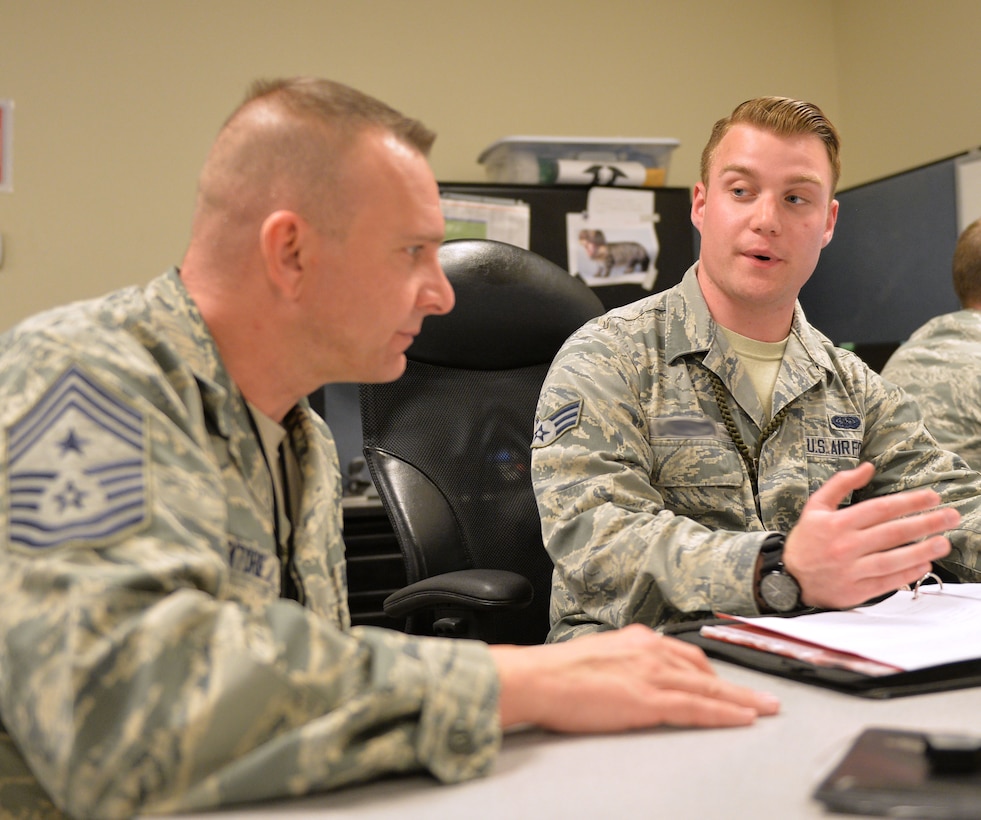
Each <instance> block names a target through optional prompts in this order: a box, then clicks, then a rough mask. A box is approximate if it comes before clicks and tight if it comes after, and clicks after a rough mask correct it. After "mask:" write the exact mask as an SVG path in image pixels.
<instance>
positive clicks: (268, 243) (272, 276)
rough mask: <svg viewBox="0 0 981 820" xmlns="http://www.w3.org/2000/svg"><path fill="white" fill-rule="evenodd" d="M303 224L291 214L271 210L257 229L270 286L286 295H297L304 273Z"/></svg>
mask: <svg viewBox="0 0 981 820" xmlns="http://www.w3.org/2000/svg"><path fill="white" fill-rule="evenodd" d="M306 231H307V224H306V223H305V222H304V221H303V219H302V217H300V216H299V215H298V214H296V213H294V212H293V211H273V212H272V213H271V214H269V216H267V217H266V218H265V220H263V223H262V227H261V228H260V229H259V246H260V250H261V252H262V258H263V261H264V262H265V265H266V275H267V276H268V277H269V280H270V283H271V284H272V285H273V287H275V288H276V289H277V290H279V291H280V292H282V293H283V294H284V295H286V296H294V295H295V294H296V293H298V291H299V288H300V285H301V283H302V280H303V274H304V264H305V258H304V253H303V250H304V247H303V243H304V241H305V240H306Z"/></svg>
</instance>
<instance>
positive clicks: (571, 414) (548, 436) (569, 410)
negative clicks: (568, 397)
mask: <svg viewBox="0 0 981 820" xmlns="http://www.w3.org/2000/svg"><path fill="white" fill-rule="evenodd" d="M581 411H582V399H579V400H578V401H574V402H573V403H572V404H567V405H566V406H565V407H561V408H559V409H558V410H556V411H555V412H554V413H552V415H550V416H548V417H547V418H544V419H540V420H539V421H538V422H537V423H536V424H535V435H534V437H533V438H532V440H531V446H532V447H545V446H546V445H548V444H551V443H552V442H553V441H555V440H556V439H557V438H558V437H559V436H561V435H562V434H563V433H565V432H566V431H567V430H571V429H572V428H573V427H575V426H576V425H578V424H579V414H580V412H581Z"/></svg>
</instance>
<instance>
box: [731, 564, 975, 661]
mask: <svg viewBox="0 0 981 820" xmlns="http://www.w3.org/2000/svg"><path fill="white" fill-rule="evenodd" d="M730 617H733V618H734V619H735V620H737V621H742V622H744V623H749V624H752V625H753V626H756V627H761V628H764V629H769V630H770V631H772V632H776V633H778V634H780V635H789V636H791V637H794V638H798V639H800V640H803V641H810V642H811V643H815V644H820V645H821V646H826V647H829V648H831V649H836V650H838V651H841V652H851V653H853V654H855V655H860V656H862V657H863V658H869V659H871V660H875V661H879V662H880V663H887V664H889V665H890V666H896V667H899V668H900V669H905V670H907V671H911V670H914V669H925V668H926V667H929V666H937V665H939V664H943V663H953V662H955V661H966V660H973V659H978V658H981V584H947V585H945V586H944V587H943V588H942V589H941V588H940V587H939V586H930V587H926V588H923V587H921V588H920V592H919V595H918V596H916V597H914V594H913V593H912V592H907V591H905V590H900V591H899V592H896V593H895V594H893V595H891V596H890V597H889V598H887V599H886V600H884V601H881V602H880V603H878V604H873V605H871V606H865V607H859V608H857V609H849V610H845V611H843V612H817V613H814V614H812V615H799V616H797V617H796V618H769V617H762V618H743V617H738V616H730Z"/></svg>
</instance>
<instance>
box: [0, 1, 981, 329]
mask: <svg viewBox="0 0 981 820" xmlns="http://www.w3.org/2000/svg"><path fill="white" fill-rule="evenodd" d="M979 29H981V5H979V4H977V2H976V0H940V2H935V1H931V0H924V2H916V0H743V2H741V3H731V2H730V0H701V2H697V3H686V2H679V1H678V0H606V2H605V3H593V2H589V3H587V2H577V1H574V0H495V1H494V2H493V3H488V2H474V1H473V0H360V1H359V2H349V1H348V2H340V0H85V1H84V2H73V0H0V35H2V41H3V42H2V48H0V98H3V99H13V100H14V103H15V106H16V109H15V132H14V173H13V178H14V192H13V193H0V235H2V237H3V240H4V249H5V257H4V261H3V265H2V267H0V329H3V328H6V327H7V326H9V325H10V324H11V323H12V322H14V321H16V320H18V319H20V318H22V317H24V316H26V315H28V314H29V313H32V312H34V311H36V310H39V309H41V308H45V307H48V306H51V305H54V304H58V303H61V302H64V301H67V300H70V299H76V298H82V297H87V296H92V295H97V294H100V293H103V292H105V291H107V290H109V289H112V288H114V287H118V286H120V285H123V284H129V283H141V282H145V281H146V280H147V279H149V278H150V277H152V276H153V275H155V274H156V273H158V272H160V271H161V270H163V269H164V268H166V267H167V266H169V265H170V264H173V263H175V262H178V261H179V260H180V256H181V253H182V250H183V247H184V243H185V241H186V236H187V224H188V221H189V218H190V213H191V206H192V203H193V196H194V180H195V177H196V174H197V171H198V168H199V166H200V164H201V161H202V159H203V158H204V155H205V152H206V150H207V148H208V145H209V143H210V141H211V139H212V137H213V135H214V133H215V131H216V129H217V128H218V126H219V125H220V122H221V121H222V119H223V118H224V116H225V115H226V114H227V113H228V112H229V111H230V109H231V108H232V107H233V106H234V105H235V104H236V103H237V102H238V100H239V99H240V97H241V95H242V93H243V91H244V89H245V87H246V85H247V84H248V82H249V80H251V79H252V78H253V77H256V76H272V75H288V74H299V73H309V74H319V75H324V76H329V77H332V78H334V79H339V80H342V81H345V82H348V83H350V84H352V85H355V86H357V87H359V88H361V89H363V90H365V91H368V92H370V93H373V94H375V95H377V96H379V97H380V98H382V99H384V100H385V101H386V102H389V103H391V104H393V105H395V106H396V107H398V108H401V109H402V110H404V111H406V112H407V113H410V114H413V115H415V116H418V117H420V118H421V119H423V120H424V121H425V122H427V123H428V124H429V125H431V126H432V127H434V128H435V129H436V130H437V131H438V132H439V134H440V138H439V140H438V142H437V145H436V148H435V150H434V153H433V157H432V163H433V167H434V170H435V172H436V175H437V177H439V178H440V179H443V180H454V181H462V180H481V179H483V178H484V174H483V169H482V168H481V167H480V166H479V165H478V164H477V162H476V158H477V156H478V154H479V153H480V151H481V150H482V149H483V148H484V147H485V146H486V145H488V144H489V143H491V142H493V141H494V140H496V139H498V138H499V137H502V136H505V135H509V134H563V135H589V136H654V137H675V138H677V139H679V140H680V141H681V147H680V148H679V149H678V150H677V151H676V152H675V153H674V155H673V158H672V161H671V168H670V171H669V174H668V184H671V185H682V186H691V185H692V184H693V183H694V182H695V180H696V177H697V166H698V154H699V152H700V150H701V146H702V144H703V143H704V140H705V138H706V136H707V133H708V130H709V128H710V127H711V124H712V122H714V120H715V119H717V118H718V117H719V116H721V115H722V114H724V113H726V112H727V111H728V110H730V109H731V108H732V106H733V105H734V104H736V103H737V102H739V101H741V100H743V99H745V98H747V97H751V96H755V95H758V94H786V95H791V96H798V97H803V98H807V99H811V100H813V101H815V102H817V103H819V104H820V105H821V106H822V107H823V108H824V109H825V110H826V112H827V113H828V114H829V116H831V118H832V119H833V120H835V121H836V122H837V123H838V125H839V126H840V127H841V129H842V131H843V133H844V138H845V155H844V161H845V176H844V178H843V183H844V184H845V185H849V184H854V183H856V182H859V181H864V180H867V179H870V178H874V177H877V176H881V175H884V174H888V173H892V172H894V171H898V170H902V169H903V168H906V167H910V166H914V165H918V164H921V163H923V162H926V161H929V160H931V159H938V158H941V157H944V156H949V155H951V154H954V153H958V152H960V151H963V150H966V149H967V148H969V147H972V146H974V145H977V144H979V143H981V107H979V106H977V105H976V104H975V101H974V100H975V98H974V94H973V93H972V92H974V90H975V85H976V79H975V78H976V76H977V71H976V70H974V71H973V72H972V71H971V70H970V69H971V68H973V66H969V65H968V63H969V61H971V60H972V59H976V58H975V57H974V55H975V54H976V41H977V39H978V38H977V34H978V33H979ZM972 41H974V42H972ZM965 101H969V103H970V104H965Z"/></svg>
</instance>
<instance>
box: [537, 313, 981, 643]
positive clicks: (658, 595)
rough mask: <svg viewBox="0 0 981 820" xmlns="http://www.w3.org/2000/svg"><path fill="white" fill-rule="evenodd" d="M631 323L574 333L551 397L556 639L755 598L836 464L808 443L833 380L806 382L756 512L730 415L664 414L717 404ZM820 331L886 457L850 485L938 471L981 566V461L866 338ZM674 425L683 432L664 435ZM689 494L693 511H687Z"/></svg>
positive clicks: (544, 413) (544, 462)
mask: <svg viewBox="0 0 981 820" xmlns="http://www.w3.org/2000/svg"><path fill="white" fill-rule="evenodd" d="M626 310H628V311H638V310H644V308H643V307H629V308H627V309H626ZM620 327H621V323H620V322H618V320H617V317H616V315H615V314H614V315H613V316H608V317H604V318H601V319H599V320H597V321H595V322H592V323H590V324H588V325H586V326H585V327H584V328H582V329H581V330H580V331H579V332H577V333H576V334H574V335H573V336H572V337H571V338H570V340H569V341H568V342H567V343H566V345H565V347H564V348H563V350H562V351H561V352H560V353H559V355H558V356H557V357H556V360H555V362H554V363H553V365H552V368H551V370H550V372H549V375H548V377H547V378H546V382H545V387H544V389H543V391H542V396H541V399H540V402H539V409H538V419H539V424H540V426H539V429H538V431H536V436H538V441H536V442H535V446H534V448H533V451H532V477H533V481H534V484H535V490H536V494H537V496H538V503H539V510H540V512H541V516H542V528H543V536H544V538H545V543H546V546H547V548H548V550H549V553H550V555H551V557H552V559H553V561H554V562H555V567H556V570H555V573H554V576H553V592H552V608H551V618H552V624H553V627H552V631H551V634H550V640H563V639H565V638H568V637H571V636H573V635H574V634H578V633H581V632H584V631H594V630H598V629H612V628H617V627H620V626H623V625H625V624H628V623H632V622H641V623H646V624H649V625H652V626H659V625H663V624H665V623H667V622H670V621H674V620H686V619H691V618H696V617H702V616H705V615H708V614H711V613H712V612H719V611H722V612H729V613H734V614H754V613H756V612H757V611H758V610H757V606H756V600H755V595H754V592H755V590H754V571H755V564H756V560H757V555H758V553H759V549H760V546H761V543H762V541H763V539H764V537H765V535H764V534H765V532H767V531H782V532H787V531H789V529H790V528H791V527H792V525H793V523H795V522H796V520H797V518H798V517H799V514H800V510H801V509H802V507H803V505H804V503H805V502H806V500H807V497H808V493H809V492H813V490H814V489H816V488H817V486H820V484H821V483H823V481H824V480H826V479H827V477H828V476H829V475H830V473H829V472H827V471H828V470H829V469H833V468H834V466H833V463H832V462H821V463H818V462H809V461H808V459H807V457H806V454H805V453H802V452H800V450H801V449H802V444H801V442H802V441H803V439H804V437H805V436H804V433H803V429H802V427H803V425H804V424H805V423H806V420H807V419H810V422H811V423H814V419H815V418H817V416H816V414H819V416H820V417H822V418H824V423H825V424H827V404H826V402H827V400H828V395H827V394H828V390H827V389H826V388H822V387H818V388H815V389H814V390H810V391H807V392H805V393H804V394H803V395H801V396H798V398H797V399H796V401H795V404H796V409H795V412H794V413H792V414H791V415H790V416H789V417H788V419H787V421H786V422H785V423H784V425H783V426H782V428H781V430H780V431H779V432H778V433H777V434H776V435H775V436H774V437H773V438H774V440H776V441H778V442H779V443H778V444H776V445H775V446H777V447H779V448H780V454H779V457H778V458H776V459H774V461H775V462H776V463H775V464H774V466H773V467H772V469H771V470H770V471H769V474H767V473H766V472H762V471H761V476H760V491H761V493H762V494H763V495H764V496H765V501H764V507H765V508H767V509H768V510H770V511H772V515H771V516H768V517H767V518H766V519H765V522H766V523H765V524H764V523H763V522H761V521H760V520H759V518H758V517H757V515H756V514H755V513H753V512H747V508H746V506H745V501H746V499H748V498H751V497H752V495H753V493H752V489H751V486H750V484H749V478H748V476H747V475H746V473H745V469H744V468H743V466H742V463H741V461H740V459H739V457H738V455H736V453H735V449H734V448H733V447H732V446H731V443H730V442H728V441H723V440H720V439H719V438H718V436H719V434H718V432H717V429H715V430H713V429H708V430H699V429H688V428H687V427H686V428H685V429H680V428H679V429H678V430H675V429H674V428H672V429H671V430H670V431H669V430H667V429H664V428H666V426H667V425H668V424H673V425H676V426H677V425H678V424H681V423H683V422H687V423H689V424H690V423H691V422H693V421H695V420H696V418H695V417H701V419H704V418H705V416H706V410H705V408H704V407H702V406H701V405H700V404H699V401H700V399H699V390H696V389H694V388H693V376H694V374H693V373H692V372H691V371H689V370H688V367H687V366H686V364H685V363H684V362H680V361H675V362H673V363H672V365H671V366H670V367H668V366H665V364H664V362H663V361H662V360H661V359H659V356H661V355H663V354H662V352H661V351H658V350H656V349H652V348H654V347H656V345H657V342H656V341H655V342H653V343H652V341H651V339H650V338H649V337H647V336H644V337H643V338H634V337H633V336H628V335H627V334H626V333H624V332H622V331H621V329H620ZM804 332H806V331H804ZM810 332H811V333H813V331H812V330H811V331H810ZM815 339H816V342H815V343H816V344H817V345H818V346H819V347H820V346H821V345H823V346H824V351H825V355H826V357H827V361H828V362H829V363H830V366H831V368H832V370H835V369H837V370H836V372H835V374H834V377H833V378H831V383H833V385H834V389H835V392H836V393H837V394H838V396H839V398H841V397H844V398H843V399H842V400H845V401H849V402H850V401H854V402H857V403H858V408H857V409H858V411H859V413H860V415H861V416H862V417H863V418H864V423H865V430H864V435H863V438H862V441H861V453H860V457H861V459H862V460H870V461H872V462H873V463H874V464H875V466H876V469H877V474H876V477H875V478H874V479H873V482H872V483H871V484H870V485H869V487H868V488H865V489H864V490H863V491H862V492H861V493H856V497H855V498H854V499H853V500H856V501H857V500H860V498H865V497H870V496H872V495H876V494H882V493H887V492H893V491H896V490H900V489H911V488H914V487H917V486H923V485H930V486H934V487H935V488H936V489H938V491H940V492H941V495H942V496H943V498H944V501H945V502H948V503H953V504H955V505H956V506H957V507H958V508H959V509H960V510H961V512H962V515H963V516H964V519H963V520H962V523H961V529H960V530H958V531H957V532H955V533H951V534H950V535H951V538H952V541H953V543H954V553H953V554H952V555H951V556H950V559H949V561H948V562H947V563H949V564H950V566H951V567H952V569H954V570H955V571H956V572H957V573H958V575H959V576H960V577H963V578H967V579H971V580H974V579H975V578H977V577H978V576H977V572H976V569H975V568H976V565H977V548H978V535H977V533H978V531H979V529H981V527H979V514H981V513H979V510H978V504H979V494H981V485H979V476H977V475H976V474H974V473H971V472H969V471H968V470H967V468H966V465H965V464H964V463H963V462H962V461H961V460H960V459H958V458H957V457H956V456H954V455H953V454H950V453H946V452H945V451H942V450H939V449H938V448H937V447H936V444H935V442H934V441H933V439H932V437H931V436H930V435H929V433H927V431H926V430H925V428H924V427H923V423H922V419H921V417H920V415H919V412H918V411H917V409H916V407H915V405H913V404H912V403H911V402H909V401H908V400H907V398H906V397H905V395H904V394H902V392H901V391H897V390H894V389H891V388H890V387H888V386H887V385H885V384H884V383H883V382H882V380H881V379H879V378H878V377H877V376H876V375H875V374H874V373H872V372H871V371H869V370H868V369H867V368H866V367H865V366H864V365H863V364H862V363H861V361H860V360H859V359H858V358H857V357H855V356H854V355H853V354H848V353H846V352H844V351H839V352H838V353H835V352H834V349H833V348H832V346H831V345H830V343H828V342H827V340H825V339H824V338H823V337H821V336H820V334H815ZM838 354H840V355H838ZM702 392H705V391H702ZM709 395H710V393H709ZM707 401H708V402H710V403H711V402H712V400H711V399H708V400H707ZM812 403H813V404H812ZM818 421H820V419H819V418H818ZM711 426H714V427H716V428H717V427H718V424H717V422H716V424H714V425H711ZM655 428H656V429H655ZM722 435H723V436H724V435H725V434H724V433H723V434H722ZM669 438H670V439H671V443H670V446H668V445H667V444H665V446H663V447H662V446H661V445H660V444H659V442H667V441H668V439H669ZM679 440H684V442H685V444H684V446H683V447H679V446H678V441H679ZM852 461H853V463H847V462H843V463H842V464H841V465H840V466H841V467H844V466H855V464H856V463H857V460H852ZM815 470H816V471H817V472H814V471H815ZM666 477H667V478H666ZM664 480H669V481H670V482H671V492H672V497H673V499H674V500H673V503H672V505H670V506H669V505H668V504H667V503H666V500H665V496H664V495H663V493H662V490H661V489H659V482H661V481H664ZM788 488H789V490H788ZM682 508H683V509H684V511H685V514H676V513H675V510H679V509H682Z"/></svg>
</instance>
